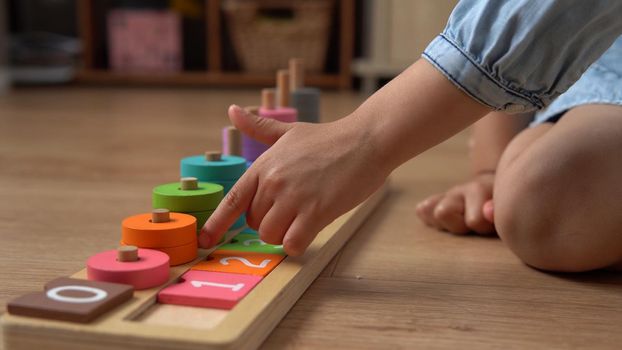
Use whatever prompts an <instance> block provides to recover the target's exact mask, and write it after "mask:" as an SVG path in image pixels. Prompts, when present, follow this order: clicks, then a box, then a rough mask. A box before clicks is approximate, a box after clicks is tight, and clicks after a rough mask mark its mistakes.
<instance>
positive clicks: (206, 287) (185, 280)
mask: <svg viewBox="0 0 622 350" xmlns="http://www.w3.org/2000/svg"><path fill="white" fill-rule="evenodd" d="M261 279H262V277H259V276H251V275H240V274H232V273H220V272H209V271H198V270H190V271H188V272H186V273H185V274H183V275H182V276H181V278H180V280H179V283H177V284H173V285H170V286H168V287H166V288H164V289H163V290H161V291H160V292H159V293H158V302H160V303H162V304H175V305H186V306H197V307H210V308H218V309H231V308H233V307H234V306H235V305H236V304H237V303H238V302H239V301H240V300H242V298H244V297H245V296H246V295H247V294H248V293H249V292H250V291H251V290H252V289H253V288H254V287H255V286H256V285H257V283H259V282H260V281H261Z"/></svg>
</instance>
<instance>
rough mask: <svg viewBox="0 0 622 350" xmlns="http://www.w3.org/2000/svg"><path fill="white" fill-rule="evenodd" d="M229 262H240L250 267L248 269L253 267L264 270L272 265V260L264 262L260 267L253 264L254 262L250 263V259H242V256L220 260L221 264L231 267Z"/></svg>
mask: <svg viewBox="0 0 622 350" xmlns="http://www.w3.org/2000/svg"><path fill="white" fill-rule="evenodd" d="M229 260H238V261H239V262H241V263H242V264H244V265H246V266H248V267H252V268H255V269H263V268H265V267H266V266H268V264H269V263H270V261H271V260H270V259H266V260H264V261H262V262H261V263H260V264H259V265H256V264H253V263H252V262H250V261H248V259H246V258H242V257H240V256H230V257H226V258H222V259H220V263H221V264H223V265H229Z"/></svg>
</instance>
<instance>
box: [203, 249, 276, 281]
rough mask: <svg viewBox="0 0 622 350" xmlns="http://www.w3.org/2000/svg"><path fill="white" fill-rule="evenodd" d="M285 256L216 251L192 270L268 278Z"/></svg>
mask: <svg viewBox="0 0 622 350" xmlns="http://www.w3.org/2000/svg"><path fill="white" fill-rule="evenodd" d="M284 258H285V256H283V255H277V254H265V253H256V252H243V251H233V250H221V249H219V250H216V251H215V252H213V253H212V254H210V256H208V257H207V258H206V259H204V260H202V261H200V262H199V263H197V264H196V265H194V266H193V267H192V268H191V269H192V270H201V271H212V272H225V273H239V274H243V275H255V276H266V275H267V274H269V273H270V271H272V270H273V269H274V268H275V267H276V266H277V265H278V264H279V263H280V262H281V261H282V260H283V259H284Z"/></svg>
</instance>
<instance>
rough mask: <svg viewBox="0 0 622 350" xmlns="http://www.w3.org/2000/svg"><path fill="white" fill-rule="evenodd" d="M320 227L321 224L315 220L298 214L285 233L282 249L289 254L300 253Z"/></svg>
mask: <svg viewBox="0 0 622 350" xmlns="http://www.w3.org/2000/svg"><path fill="white" fill-rule="evenodd" d="M321 227H323V226H322V225H321V223H320V222H318V221H317V220H313V219H311V218H308V217H307V216H305V215H298V216H297V217H296V218H295V219H294V222H292V224H291V226H290V227H289V229H288V230H287V233H285V237H284V238H283V249H284V250H285V252H286V253H287V254H288V255H291V256H299V255H302V254H303V253H304V252H305V250H306V249H307V247H308V246H309V245H310V244H311V242H313V239H314V238H315V236H316V235H317V233H318V232H319V230H320V228H321Z"/></svg>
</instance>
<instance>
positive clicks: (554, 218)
mask: <svg viewBox="0 0 622 350" xmlns="http://www.w3.org/2000/svg"><path fill="white" fill-rule="evenodd" d="M541 161H542V159H539V160H534V159H527V158H518V159H517V160H515V164H513V165H514V166H512V167H511V168H509V169H507V170H506V171H505V172H504V173H503V174H502V175H500V176H498V177H497V179H496V183H495V191H494V205H495V227H496V229H497V232H498V234H499V237H501V239H502V240H503V241H504V242H505V243H506V244H507V245H508V247H509V248H510V249H511V250H512V251H513V252H514V253H515V254H516V255H517V256H518V257H519V258H520V259H521V260H523V262H525V263H526V264H528V265H530V266H532V267H535V268H538V269H542V270H548V271H568V272H570V271H581V270H585V267H584V266H585V264H584V263H583V262H582V261H581V258H579V257H578V256H577V253H578V252H577V251H574V249H573V247H572V246H571V245H569V244H566V243H562V242H564V241H565V240H566V239H567V238H568V237H567V236H568V232H566V230H565V225H563V224H561V223H562V221H563V220H564V217H565V216H566V215H567V214H568V213H565V210H566V208H564V206H563V205H562V204H561V203H559V198H558V197H557V193H558V191H559V190H561V189H560V186H563V185H560V184H559V181H558V179H559V178H558V174H555V173H554V172H556V171H555V170H554V169H552V168H548V167H543V166H542V164H541ZM579 255H580V254H579Z"/></svg>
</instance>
